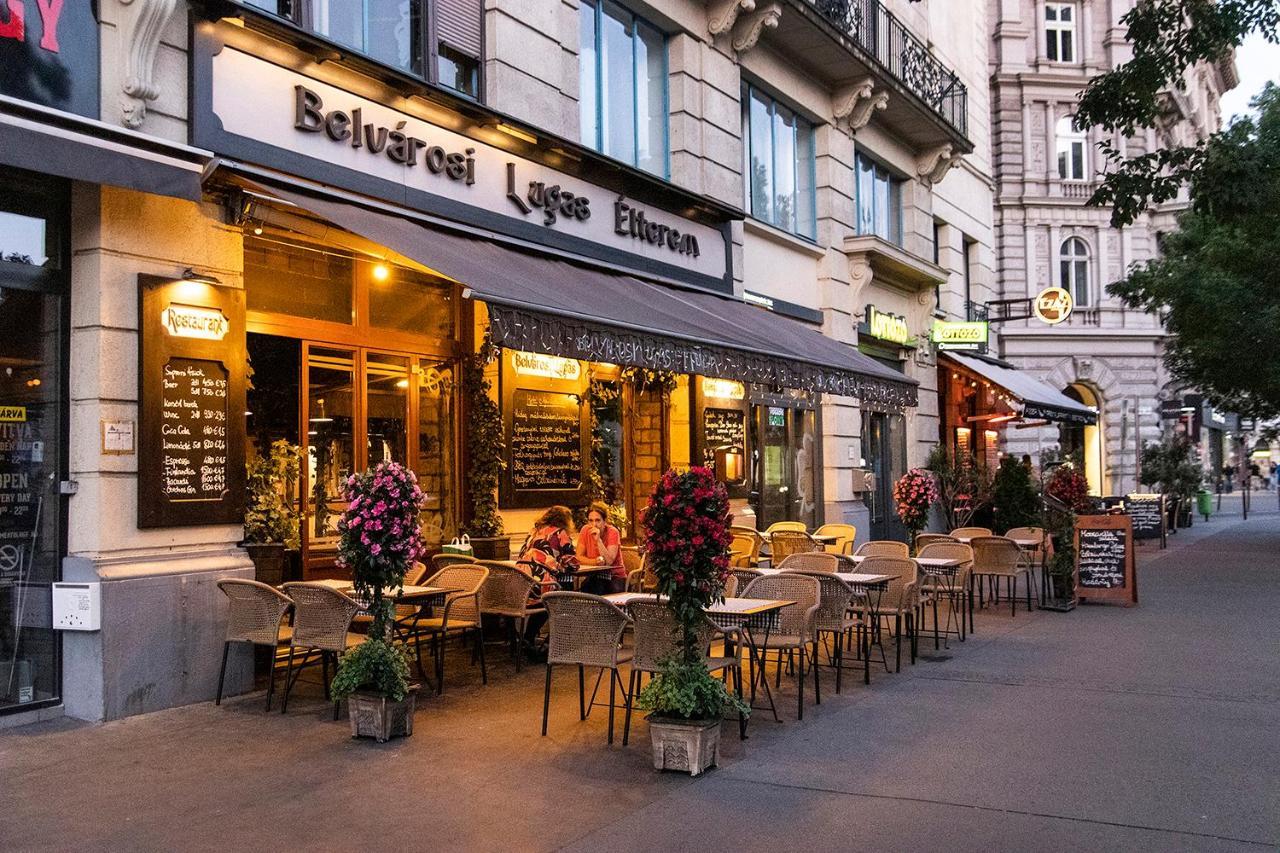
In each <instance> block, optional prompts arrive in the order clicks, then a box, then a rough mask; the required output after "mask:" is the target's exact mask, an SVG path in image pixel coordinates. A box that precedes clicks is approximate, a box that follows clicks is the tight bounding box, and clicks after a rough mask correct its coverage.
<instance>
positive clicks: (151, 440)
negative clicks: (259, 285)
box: [138, 276, 246, 528]
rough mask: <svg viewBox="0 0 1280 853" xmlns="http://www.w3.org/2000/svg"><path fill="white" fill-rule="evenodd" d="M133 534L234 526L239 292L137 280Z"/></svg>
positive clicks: (241, 378)
mask: <svg viewBox="0 0 1280 853" xmlns="http://www.w3.org/2000/svg"><path fill="white" fill-rule="evenodd" d="M139 290H140V295H141V305H140V313H139V315H138V316H139V321H140V324H141V333H142V349H141V358H140V359H139V371H138V407H139V413H138V420H139V423H140V429H139V433H140V436H139V442H138V526H139V527H144V528H145V527H179V526H185V525H194V524H238V523H240V522H241V521H243V519H244V489H245V481H244V480H245V471H244V442H245V433H244V427H245V420H244V417H245V416H244V412H245V381H246V376H245V373H246V370H245V364H246V353H245V334H244V291H242V290H240V289H238V288H231V287H223V286H221V285H218V284H214V283H211V282H207V281H190V280H179V281H173V280H171V279H163V278H157V277H154V276H139Z"/></svg>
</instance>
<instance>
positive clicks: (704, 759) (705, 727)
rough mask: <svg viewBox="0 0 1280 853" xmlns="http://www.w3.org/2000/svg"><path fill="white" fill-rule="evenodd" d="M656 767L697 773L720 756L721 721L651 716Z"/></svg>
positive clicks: (691, 774) (650, 728) (713, 763)
mask: <svg viewBox="0 0 1280 853" xmlns="http://www.w3.org/2000/svg"><path fill="white" fill-rule="evenodd" d="M648 719H649V740H650V741H651V742H652V744H653V768H654V769H655V770H679V771H681V772H684V773H688V774H689V775H690V776H697V775H698V774H699V773H701V772H702V771H703V770H706V769H707V768H709V767H714V766H715V765H716V762H717V761H718V760H719V758H720V720H719V719H715V720H681V719H678V718H673V717H657V716H654V715H652V714H651V715H649V718H648Z"/></svg>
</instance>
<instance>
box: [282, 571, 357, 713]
mask: <svg viewBox="0 0 1280 853" xmlns="http://www.w3.org/2000/svg"><path fill="white" fill-rule="evenodd" d="M284 591H285V594H286V595H288V596H289V597H290V598H291V599H293V634H292V635H291V636H290V638H289V664H288V667H287V668H286V669H285V677H284V698H283V699H282V700H280V713H281V714H283V713H285V712H286V711H287V710H288V708H289V693H290V691H292V690H293V685H294V682H296V681H297V680H298V676H297V675H294V672H293V668H294V667H293V657H294V652H295V650H298V649H301V650H302V653H303V655H302V661H301V662H300V663H299V664H298V673H299V674H301V673H302V669H303V668H304V667H306V666H310V665H312V664H315V663H319V664H320V667H321V671H322V676H321V677H322V678H323V683H324V698H325V699H328V698H329V661H330V660H332V661H333V665H334V669H335V670H336V669H337V666H338V656H339V655H341V654H342V653H343V652H345V651H346V650H347V649H348V648H350V647H351V646H355V645H359V643H360V642H361V638H360V637H357V636H353V635H352V634H351V633H350V632H351V621H352V619H353V618H354V617H355V615H356V614H357V613H359V612H360V610H361V609H362V608H361V606H360V602H358V601H356V600H355V599H354V598H352V597H351V596H349V595H346V594H344V593H341V592H339V591H338V590H336V589H334V588H333V587H331V586H326V585H325V584H322V583H303V582H295V583H287V584H285V585H284ZM313 654H314V655H316V658H315V659H314V660H313V659H312V655H313ZM333 718H334V719H335V720H336V719H338V703H337V702H334V703H333Z"/></svg>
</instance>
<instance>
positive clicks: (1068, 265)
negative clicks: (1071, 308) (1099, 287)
mask: <svg viewBox="0 0 1280 853" xmlns="http://www.w3.org/2000/svg"><path fill="white" fill-rule="evenodd" d="M1058 265H1059V274H1060V276H1061V282H1060V286H1061V287H1062V288H1063V289H1064V290H1066V291H1067V292H1068V293H1070V294H1071V298H1072V299H1074V300H1075V303H1076V306H1077V307H1079V308H1084V307H1086V306H1087V305H1089V303H1090V299H1089V246H1088V245H1087V244H1086V243H1085V242H1084V240H1081V239H1080V238H1079V237H1069V238H1067V239H1066V240H1064V241H1063V243H1062V248H1061V249H1060V250H1059V252H1058Z"/></svg>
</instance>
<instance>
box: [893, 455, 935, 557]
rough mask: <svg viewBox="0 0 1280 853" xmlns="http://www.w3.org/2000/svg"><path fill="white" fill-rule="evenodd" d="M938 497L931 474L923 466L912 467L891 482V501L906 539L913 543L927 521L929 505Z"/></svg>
mask: <svg viewBox="0 0 1280 853" xmlns="http://www.w3.org/2000/svg"><path fill="white" fill-rule="evenodd" d="M937 499H938V486H937V483H935V482H934V479H933V474H931V473H930V472H928V471H926V470H925V469H923V468H912V469H911V470H910V471H908V472H907V473H905V474H903V475H902V476H901V477H899V478H898V482H896V483H894V484H893V503H894V506H895V507H896V508H897V513H898V521H901V522H902V526H903V527H905V528H907V536H908V537H909V538H908V541H909V542H910V543H913V544H914V543H915V541H916V534H917V533H919V532H920V531H922V530H924V528H925V526H926V525H928V523H929V507H931V506H933V504H934V501H936V500H937Z"/></svg>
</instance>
